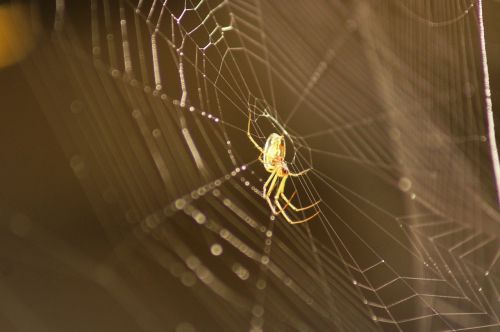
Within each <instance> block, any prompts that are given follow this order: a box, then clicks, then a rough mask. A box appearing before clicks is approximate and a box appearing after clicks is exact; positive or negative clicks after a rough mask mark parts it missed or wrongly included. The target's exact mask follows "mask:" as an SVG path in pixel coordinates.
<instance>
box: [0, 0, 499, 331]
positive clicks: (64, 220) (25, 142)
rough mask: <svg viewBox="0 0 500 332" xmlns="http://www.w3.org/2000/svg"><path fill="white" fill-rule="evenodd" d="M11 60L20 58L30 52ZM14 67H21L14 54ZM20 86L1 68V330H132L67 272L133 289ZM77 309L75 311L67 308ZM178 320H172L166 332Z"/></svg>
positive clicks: (492, 38) (492, 51)
mask: <svg viewBox="0 0 500 332" xmlns="http://www.w3.org/2000/svg"><path fill="white" fill-rule="evenodd" d="M0 6H1V8H2V10H3V11H5V10H9V8H8V7H9V6H10V3H9V2H8V1H2V2H0ZM48 11H50V6H49V9H48ZM484 14H485V24H486V27H485V29H486V46H487V51H488V61H489V72H490V79H491V86H492V95H493V110H494V111H495V117H496V124H497V128H499V127H500V115H499V114H498V113H499V112H498V111H496V110H498V105H500V33H499V32H500V1H493V0H486V1H484ZM10 28H11V30H9V28H8V27H7V26H5V25H4V26H0V29H1V30H0V38H6V34H10V33H13V34H15V33H23V32H22V31H23V30H22V29H21V28H19V26H12V27H10ZM21 38H22V37H21ZM1 43H2V39H0V44H1ZM35 47H36V46H35ZM19 52H20V54H22V53H23V52H28V53H29V47H26V48H25V49H22V50H20V51H19ZM27 56H29V54H28V55H27ZM16 60H19V61H21V62H22V56H20V57H19V58H18V59H16ZM29 79H30V78H29V77H27V76H26V75H24V73H23V70H22V68H21V66H20V64H19V62H18V63H8V61H6V62H5V63H4V65H3V67H2V68H0V95H1V108H0V248H1V249H0V330H1V331H16V330H17V329H19V328H21V330H23V331H28V330H29V331H110V330H111V329H113V330H116V331H137V330H139V326H138V325H137V324H138V323H137V322H136V321H134V320H133V319H132V318H131V315H130V311H129V310H130V308H124V307H123V306H122V305H121V304H120V303H118V302H116V301H115V300H114V296H113V294H110V293H109V292H107V291H104V289H103V287H101V285H99V283H95V282H94V281H91V280H90V279H88V278H84V277H82V274H81V273H78V271H76V270H75V268H74V266H72V265H71V261H72V260H73V259H78V260H81V261H85V262H87V263H88V266H89V270H92V271H97V272H96V273H97V274H98V275H97V277H96V278H97V279H99V278H102V279H103V282H105V281H106V278H112V275H113V273H119V274H120V277H121V278H123V280H125V282H127V283H129V285H131V287H132V288H134V285H137V284H140V283H141V281H140V280H138V279H137V278H136V277H135V276H130V275H128V272H127V269H126V268H124V267H123V266H122V265H121V264H122V263H121V262H120V261H119V260H117V259H116V258H115V257H114V255H113V250H112V246H111V244H110V243H109V241H108V239H107V237H106V234H105V232H104V229H103V228H102V226H101V224H100V223H99V221H98V219H97V217H96V215H95V213H94V212H93V211H94V210H93V208H92V207H91V205H90V203H89V201H88V199H87V198H86V196H85V194H84V192H83V190H82V188H81V186H80V184H79V182H78V180H77V179H76V177H75V176H74V173H73V171H72V169H71V168H70V165H69V163H68V160H67V159H66V157H65V155H64V154H63V151H62V149H61V148H60V146H59V144H58V142H57V140H56V138H55V136H54V134H53V132H52V130H51V128H50V127H49V124H48V122H47V121H46V119H45V117H44V115H43V113H42V111H41V109H40V106H39V104H38V102H37V100H36V98H35V96H34V94H33V92H32V90H31V88H30V84H29V83H28V80H29ZM497 135H498V134H497ZM44 241H51V242H53V243H54V246H53V248H58V252H51V251H47V250H46V249H44V248H43V247H42V246H37V243H43V242H44ZM33 262H37V264H33ZM110 275H111V276H110ZM131 296H132V295H131ZM7 303H9V305H8V306H7V305H6V304H7ZM12 303H15V304H16V305H17V307H16V306H12ZM76 303H77V304H78V308H79V309H78V311H75V310H73V305H75V304H76ZM181 305H182V304H181ZM139 306H140V305H139ZM137 310H140V309H137ZM20 313H23V315H22V317H20V316H18V315H19V314H20ZM27 313H28V314H27ZM29 313H32V315H31V316H30V315H29ZM61 316H64V317H65V319H60V317H61ZM183 319H184V318H183V317H175V318H172V320H171V321H172V324H173V325H172V326H170V328H171V330H174V329H175V326H179V325H178V324H180V323H182V321H183ZM186 319H187V318H186ZM13 321H15V324H13V323H12V322H13ZM43 326H45V327H46V329H44V328H42V327H43ZM181 326H182V325H181ZM183 328H187V329H189V326H188V327H186V326H183ZM186 331H188V330H186Z"/></svg>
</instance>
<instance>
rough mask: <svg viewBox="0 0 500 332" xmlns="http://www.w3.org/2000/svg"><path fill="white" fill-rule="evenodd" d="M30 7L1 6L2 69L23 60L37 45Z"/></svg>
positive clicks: (0, 60)
mask: <svg viewBox="0 0 500 332" xmlns="http://www.w3.org/2000/svg"><path fill="white" fill-rule="evenodd" d="M30 22H31V20H30V15H29V7H28V6H27V5H22V4H3V5H1V6H0V41H1V42H0V68H3V67H7V66H10V65H12V64H14V63H16V62H18V61H20V60H22V59H23V58H24V57H25V56H26V55H27V54H28V53H29V52H30V51H31V50H32V49H33V46H34V44H35V35H34V32H33V30H32V28H31V26H30V25H31V24H30Z"/></svg>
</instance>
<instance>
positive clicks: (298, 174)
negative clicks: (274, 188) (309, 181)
mask: <svg viewBox="0 0 500 332" xmlns="http://www.w3.org/2000/svg"><path fill="white" fill-rule="evenodd" d="M310 170H311V169H310V168H308V169H305V170H303V171H300V172H298V173H292V172H288V175H290V176H293V177H297V176H301V175H304V174H306V173H307V172H309V171H310Z"/></svg>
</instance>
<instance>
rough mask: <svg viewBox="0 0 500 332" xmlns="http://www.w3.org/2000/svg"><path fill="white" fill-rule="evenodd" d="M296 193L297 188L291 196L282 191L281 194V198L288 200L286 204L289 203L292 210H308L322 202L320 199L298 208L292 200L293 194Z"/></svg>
mask: <svg viewBox="0 0 500 332" xmlns="http://www.w3.org/2000/svg"><path fill="white" fill-rule="evenodd" d="M296 193H297V190H295V191H294V193H293V194H292V196H290V198H287V197H286V196H285V194H284V193H281V195H280V196H281V198H283V200H284V201H285V202H286V204H287V205H289V206H290V207H291V208H292V210H294V211H297V212H298V211H304V210H308V209H310V208H312V207H315V206H316V205H318V204H319V203H320V202H321V200H319V201H316V202H314V203H312V204H310V205H308V206H303V207H300V208H298V207H296V206H295V205H293V204H292V202H291V200H292V198H293V196H295V194H296Z"/></svg>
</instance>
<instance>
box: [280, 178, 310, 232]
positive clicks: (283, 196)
mask: <svg viewBox="0 0 500 332" xmlns="http://www.w3.org/2000/svg"><path fill="white" fill-rule="evenodd" d="M287 178H288V175H285V176H284V177H283V179H282V180H281V182H280V184H279V187H278V189H277V190H276V195H274V204H275V205H276V206H277V207H278V209H279V212H280V213H281V215H282V216H283V217H284V218H285V220H286V221H287V222H288V223H290V224H300V223H304V222H307V221H309V220H311V219H312V218H314V217H316V216H317V215H318V214H319V213H320V211H317V212H316V213H314V214H312V215H311V216H309V217H307V218H305V219H301V220H295V221H294V220H292V219H290V217H289V216H288V214H287V213H286V212H285V209H286V208H287V206H288V205H290V207H292V209H293V210H295V211H303V210H307V209H309V208H311V207H313V206H315V205H316V204H318V203H319V201H318V202H316V203H314V204H311V205H310V206H307V207H304V208H297V207H295V206H293V205H292V204H291V202H290V200H288V199H287V198H286V196H285V194H284V191H285V184H286V180H287ZM296 193H297V191H295V192H294V193H293V194H292V196H291V197H290V199H291V198H293V197H294V196H295V194H296ZM280 197H281V198H283V200H284V201H285V202H286V205H285V207H282V206H281V204H280V202H279V198H280Z"/></svg>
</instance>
